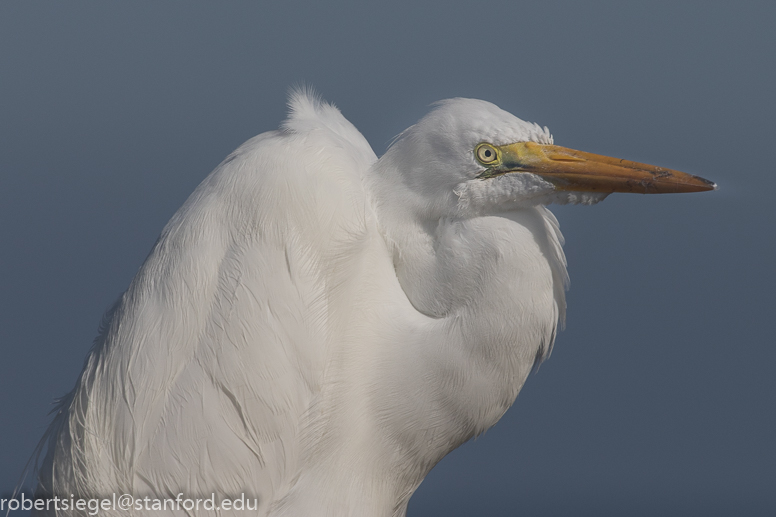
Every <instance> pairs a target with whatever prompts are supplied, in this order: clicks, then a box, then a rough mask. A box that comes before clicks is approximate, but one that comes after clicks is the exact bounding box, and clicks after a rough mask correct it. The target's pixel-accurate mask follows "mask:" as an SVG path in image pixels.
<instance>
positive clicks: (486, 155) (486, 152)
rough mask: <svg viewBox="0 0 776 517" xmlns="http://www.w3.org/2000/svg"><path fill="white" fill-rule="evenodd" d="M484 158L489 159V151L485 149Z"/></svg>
mask: <svg viewBox="0 0 776 517" xmlns="http://www.w3.org/2000/svg"><path fill="white" fill-rule="evenodd" d="M485 158H490V151H489V150H488V149H485Z"/></svg>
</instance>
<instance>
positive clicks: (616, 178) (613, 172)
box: [483, 142, 717, 194]
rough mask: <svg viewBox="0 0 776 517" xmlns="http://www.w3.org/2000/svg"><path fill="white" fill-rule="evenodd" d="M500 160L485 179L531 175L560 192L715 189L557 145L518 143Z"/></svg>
mask: <svg viewBox="0 0 776 517" xmlns="http://www.w3.org/2000/svg"><path fill="white" fill-rule="evenodd" d="M496 149H498V155H499V159H498V160H496V162H497V163H496V164H494V165H493V166H491V167H489V168H488V170H486V172H485V173H484V174H483V177H492V176H498V175H501V174H509V173H520V172H530V173H533V174H536V175H537V176H541V177H542V179H544V180H546V181H548V182H550V183H552V184H553V185H555V188H556V189H558V190H574V191H584V192H606V193H610V192H634V193H639V194H666V193H677V192H703V191H706V190H715V189H716V188H717V185H716V184H715V183H713V182H711V181H709V180H706V179H703V178H701V177H698V176H693V175H691V174H686V173H684V172H679V171H675V170H672V169H666V168H664V167H655V166H654V165H647V164H644V163H638V162H631V161H628V160H620V159H618V158H610V157H608V156H601V155H597V154H592V153H586V152H583V151H575V150H573V149H567V148H565V147H560V146H557V145H543V144H537V143H535V142H519V143H515V144H509V145H504V146H500V147H497V148H496Z"/></svg>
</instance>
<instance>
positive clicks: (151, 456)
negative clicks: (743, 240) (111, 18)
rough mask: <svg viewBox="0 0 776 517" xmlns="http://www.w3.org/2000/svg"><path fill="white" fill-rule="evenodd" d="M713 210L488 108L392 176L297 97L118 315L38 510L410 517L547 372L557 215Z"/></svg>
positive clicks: (190, 217)
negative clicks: (167, 502) (567, 206)
mask: <svg viewBox="0 0 776 517" xmlns="http://www.w3.org/2000/svg"><path fill="white" fill-rule="evenodd" d="M713 188H715V185H714V184H713V183H711V182H709V181H706V180H704V179H702V178H698V177H695V176H691V175H688V174H684V173H681V172H678V171H673V170H669V169H663V168H659V167H653V166H650V165H644V164H638V163H634V162H628V161H624V160H617V159H613V158H607V157H602V156H597V155H593V154H589V153H584V152H579V151H573V150H570V149H566V148H563V147H558V146H555V145H553V141H552V137H551V136H550V133H549V130H548V129H547V128H544V129H542V128H540V127H539V126H537V125H535V124H530V123H527V122H524V121H522V120H520V119H518V118H517V117H515V116H513V115H511V114H509V113H507V112H505V111H502V110H501V109H499V108H497V107H496V106H494V105H493V104H490V103H488V102H484V101H480V100H471V99H452V100H447V101H442V102H440V103H438V104H437V105H436V106H435V108H434V109H433V110H432V111H431V112H430V113H429V114H428V115H427V116H425V117H424V118H423V119H421V120H420V121H419V122H418V123H417V124H416V125H414V126H412V127H410V128H409V129H407V130H406V131H404V132H403V133H401V134H400V135H399V137H398V138H397V139H396V141H395V142H394V143H393V144H392V145H391V147H390V148H389V150H388V151H387V152H386V153H385V155H384V156H383V157H382V158H380V159H379V160H378V159H377V157H376V156H375V154H374V152H373V151H372V149H371V148H370V146H369V144H368V143H367V141H366V140H365V139H364V137H363V136H362V135H361V134H360V133H359V132H358V131H357V130H356V128H355V127H353V125H351V124H350V122H348V121H347V120H346V119H345V118H344V117H343V116H342V115H341V114H340V112H339V111H338V110H337V109H336V108H335V107H334V106H332V105H330V104H326V103H324V102H322V101H320V100H318V99H317V98H315V97H314V96H313V95H311V94H310V93H308V92H305V91H296V92H294V93H292V95H291V99H290V115H289V117H288V119H287V120H286V121H285V122H284V123H283V125H282V127H281V128H280V129H279V130H278V131H271V132H268V133H264V134H261V135H259V136H257V137H255V138H253V139H251V140H249V141H248V142H246V143H245V144H243V145H242V146H241V147H239V148H238V149H237V150H236V151H234V152H233V153H232V154H231V155H229V156H228V157H227V158H226V159H225V160H224V161H223V162H222V163H221V164H220V165H219V166H218V167H217V168H216V169H215V170H214V171H213V173H212V174H210V175H209V176H208V177H207V178H206V179H205V180H204V181H203V182H202V184H201V185H200V186H199V187H198V188H197V189H196V190H195V191H194V193H193V194H192V195H191V197H190V198H189V199H188V201H186V203H185V204H184V205H183V207H182V208H181V209H180V210H179V211H178V212H177V213H176V214H175V215H174V216H173V218H172V220H171V221H170V222H169V223H168V224H167V226H165V228H164V230H163V231H162V234H161V236H160V238H159V240H158V241H157V243H156V245H155V246H154V248H153V250H152V251H151V253H150V255H149V256H148V258H147V259H146V261H145V263H144V264H143V266H142V267H141V268H140V271H139V272H138V274H137V276H136V277H135V278H134V280H133V281H132V283H131V284H130V286H129V288H128V290H127V291H126V292H125V293H124V295H123V296H122V297H121V298H120V300H119V301H118V302H117V303H116V304H115V306H114V307H113V309H112V310H111V311H109V313H108V315H107V316H106V318H105V320H104V324H103V326H102V328H101V331H100V334H99V337H98V338H97V340H96V342H95V345H94V348H93V349H92V351H91V352H90V353H89V356H88V358H87V361H86V364H85V366H84V370H83V372H82V373H81V376H80V378H79V379H78V382H77V384H76V387H75V389H74V391H73V392H71V393H70V394H69V395H68V396H67V397H66V398H65V399H64V400H63V401H62V403H61V406H60V407H59V409H58V412H57V414H56V417H55V420H54V422H53V424H52V426H51V429H50V431H49V433H50V434H49V439H48V451H47V454H46V456H45V458H44V460H43V462H42V465H41V468H40V473H39V478H40V481H39V493H40V494H59V495H69V494H76V495H87V496H89V495H105V494H112V493H116V494H122V493H127V494H134V495H136V496H141V497H142V496H151V497H159V498H169V497H173V498H174V497H175V496H176V495H177V494H179V493H183V494H185V496H186V497H195V496H197V497H201V496H209V495H210V494H211V493H216V494H217V496H219V497H221V496H235V495H236V496H239V495H240V494H241V493H244V494H246V496H249V497H256V498H258V504H259V509H258V513H257V514H258V515H261V516H301V517H313V516H338V517H342V516H358V517H365V516H391V515H393V516H401V515H404V514H405V512H406V507H407V502H408V500H409V498H410V496H411V495H412V493H413V492H414V491H415V489H416V488H417V487H418V485H419V484H420V482H421V481H422V480H423V478H424V477H425V476H426V474H427V473H428V472H429V470H430V469H431V468H432V467H433V466H434V465H435V464H436V463H437V462H438V461H439V460H440V459H442V457H443V456H445V455H446V454H447V453H448V452H450V451H452V450H453V449H455V448H456V447H458V446H459V445H460V444H462V443H463V442H465V441H466V440H468V439H470V438H471V437H473V436H475V435H477V434H479V433H482V432H483V431H485V430H486V429H488V428H489V427H490V426H492V425H493V424H495V423H496V421H497V420H498V419H499V418H500V417H501V416H502V415H503V414H504V412H505V411H506V410H507V408H509V406H510V405H511V404H512V403H513V402H514V400H515V397H516V396H517V394H518V392H519V391H520V388H521V387H522V385H523V383H524V382H525V380H526V377H527V376H528V374H529V373H530V371H531V369H532V368H533V367H534V366H535V365H536V364H537V363H538V362H540V361H542V360H543V359H544V358H546V357H547V356H548V354H549V353H550V350H551V348H552V345H553V341H554V339H555V334H556V328H557V327H558V325H559V322H562V320H563V317H564V312H565V301H564V292H565V287H566V283H567V278H568V277H567V273H566V260H565V257H564V254H563V250H562V248H561V244H562V236H561V233H560V231H559V229H558V224H557V221H556V219H555V217H554V216H553V215H552V214H551V213H550V212H549V210H547V209H546V208H545V206H544V205H546V204H549V203H553V202H554V203H582V204H591V203H596V202H598V201H600V200H602V199H603V198H604V197H606V196H607V195H608V194H609V193H612V192H640V193H662V192H695V191H703V190H711V189H713ZM49 513H53V512H48V513H47V512H45V511H44V512H42V514H49ZM110 513H111V512H110V511H101V514H103V515H105V514H110ZM117 513H118V514H126V512H117ZM137 513H139V514H143V513H144V512H142V511H141V512H137ZM151 513H152V514H153V515H173V514H175V515H182V514H183V513H184V512H183V511H168V512H150V513H149V514H151ZM193 513H197V512H193ZM200 513H207V512H200ZM235 513H236V514H239V513H241V512H235ZM64 514H66V515H70V514H71V513H70V512H64ZM72 514H78V512H73V513H72ZM221 514H222V515H224V514H229V512H228V511H227V512H223V511H222V512H221Z"/></svg>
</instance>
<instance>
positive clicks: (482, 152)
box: [475, 144, 498, 165]
mask: <svg viewBox="0 0 776 517" xmlns="http://www.w3.org/2000/svg"><path fill="white" fill-rule="evenodd" d="M475 154H476V155H477V159H478V160H479V161H480V163H484V164H486V165H490V164H492V163H494V162H495V161H496V160H498V151H496V148H495V147H493V146H492V145H490V144H480V145H478V146H477V149H476V150H475Z"/></svg>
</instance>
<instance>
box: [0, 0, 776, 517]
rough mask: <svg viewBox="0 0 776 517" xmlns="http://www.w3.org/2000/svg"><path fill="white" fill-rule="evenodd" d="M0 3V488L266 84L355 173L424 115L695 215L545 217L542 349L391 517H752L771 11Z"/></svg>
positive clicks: (763, 447)
mask: <svg viewBox="0 0 776 517" xmlns="http://www.w3.org/2000/svg"><path fill="white" fill-rule="evenodd" d="M127 4H129V3H119V2H99V3H98V2H92V3H85V2H74V1H71V2H56V3H54V2H51V3H42V2H21V1H18V2H3V3H2V4H0V265H1V267H0V358H1V359H0V415H1V418H2V423H0V426H2V427H0V444H2V445H1V446H0V466H1V468H0V491H1V492H8V491H10V490H11V489H12V487H13V486H14V485H15V483H16V481H17V479H18V476H19V474H20V473H21V471H22V470H23V467H24V464H25V462H26V461H27V459H28V457H29V456H30V454H31V453H32V451H33V449H34V447H35V445H36V443H37V441H38V439H39V437H40V436H41V435H42V433H43V431H44V429H45V427H46V425H47V422H48V421H49V417H47V412H48V411H49V409H50V408H51V405H50V404H51V401H52V400H53V399H54V398H55V397H57V396H60V395H62V394H64V393H65V392H67V391H69V390H70V389H71V388H72V386H73V384H74V382H75V380H76V377H77V375H78V373H79V372H80V370H81V366H82V362H83V359H84V357H85V355H86V353H87V351H88V349H89V346H90V343H91V341H92V339H93V337H94V336H95V334H96V329H97V325H98V323H99V320H100V316H101V315H102V313H103V311H104V310H105V309H106V308H107V307H108V306H109V305H110V304H111V303H112V302H113V300H115V299H116V297H117V296H118V295H119V294H120V293H121V292H122V291H123V290H124V289H125V288H126V286H127V285H128V283H129V281H130V279H131V278H132V276H133V275H134V273H135V271H136V270H137V268H138V267H139V266H140V264H141V263H142V261H143V259H144V258H145V255H146V254H147V252H148V251H149V250H150V248H151V245H152V244H153V242H154V240H155V239H156V237H157V235H158V233H159V231H160V230H161V228H162V226H163V225H164V224H165V222H166V221H167V220H168V219H169V217H170V216H171V215H172V214H173V212H174V211H175V210H176V209H177V207H178V206H180V204H181V203H182V202H183V201H184V200H185V199H186V197H187V196H188V195H189V193H190V192H191V191H192V190H193V189H194V187H195V186H196V185H197V184H198V183H199V182H200V181H201V180H202V179H203V178H204V177H205V176H206V175H207V174H208V173H209V172H210V170H211V169H212V168H213V167H214V166H215V165H217V164H218V163H219V161H220V160H221V159H222V158H223V157H225V156H226V154H227V153H229V152H230V151H231V150H232V149H234V148H235V147H237V146H238V145H239V144H240V143H242V142H243V141H244V140H246V139H248V138H249V137H251V136H253V135H255V134H257V133H260V132H262V131H266V130H269V129H273V128H275V127H277V125H278V123H279V122H280V121H281V120H282V119H283V117H284V112H285V106H284V104H285V95H286V92H287V90H288V88H289V86H290V85H292V84H294V83H297V82H300V81H305V82H307V83H309V84H311V85H314V86H315V87H316V88H317V89H318V90H319V91H320V92H321V93H322V94H323V96H324V97H325V98H326V99H328V100H330V101H333V102H334V103H336V104H337V105H338V106H339V107H340V109H341V110H342V111H343V113H344V114H345V116H346V117H348V118H349V119H350V120H351V121H353V123H354V124H355V125H356V126H357V127H358V128H360V129H361V131H362V132H363V133H364V135H365V136H366V137H367V139H368V140H369V141H370V142H371V143H372V145H373V146H374V148H375V151H376V152H377V153H378V155H379V154H382V152H383V151H384V150H385V148H386V146H387V143H388V142H389V141H390V139H391V138H392V137H393V136H394V135H395V134H396V133H398V132H399V131H401V130H402V129H404V128H405V127H407V126H408V125H410V124H412V123H414V122H415V121H416V120H417V119H418V118H420V117H421V116H422V115H423V114H424V113H425V112H426V111H427V109H428V105H429V104H430V103H431V102H433V101H435V100H438V99H442V98H447V97H453V96H467V97H477V98H482V99H486V100H489V101H492V102H494V103H496V104H498V105H499V106H501V107H502V108H504V109H506V110H508V111H511V112H513V113H515V114H516V115H517V116H519V117H521V118H523V119H526V120H530V121H535V122H538V123H540V124H542V125H545V124H546V125H548V126H549V127H550V129H551V130H552V132H553V134H554V135H555V141H556V143H558V144H560V145H565V146H568V147H572V148H576V149H582V150H586V151H591V152H596V153H601V154H607V155H611V156H617V157H622V158H628V159H631V160H637V161H644V162H647V163H653V164H656V165H662V166H667V167H672V168H676V169H679V170H685V171H687V172H692V173H696V174H700V175H702V176H705V177H707V178H710V179H712V180H714V181H717V182H718V183H719V184H720V186H721V188H720V190H719V191H718V192H712V193H704V194H694V195H667V196H639V195H624V194H620V195H613V196H611V197H610V198H609V199H607V200H606V201H605V202H604V203H602V204H600V205H597V206H594V207H555V208H553V210H554V211H555V213H556V214H557V215H558V217H559V219H560V222H561V227H562V229H563V231H564V234H565V235H566V238H567V242H566V248H565V249H566V253H567V255H568V259H569V271H570V274H571V278H572V288H571V291H570V292H569V295H568V301H569V312H568V325H567V329H566V330H565V331H564V332H562V333H561V334H560V336H559V338H558V341H557V344H556V348H555V351H554V354H553V357H552V358H551V360H550V361H549V362H547V363H545V364H544V365H543V366H542V367H541V369H540V370H539V371H538V373H536V374H534V375H532V377H531V378H529V380H528V383H527V384H526V387H525V389H524V390H523V392H522V393H521V394H520V396H519V397H518V400H517V403H516V404H515V407H514V408H513V409H511V410H510V411H509V412H508V413H507V415H506V416H505V417H504V418H503V419H502V421H501V422H500V423H499V424H498V425H496V426H495V427H494V428H493V429H491V430H490V431H488V432H487V433H486V434H485V435H483V436H482V437H480V438H478V439H477V440H475V441H473V442H470V443H468V444H466V445H465V446H463V447H461V448H460V449H458V450H457V451H455V452H454V453H452V454H451V455H449V456H448V457H447V458H446V459H445V460H444V461H442V462H441V463H440V464H439V466H437V467H436V468H435V469H434V470H433V472H432V473H431V474H430V476H429V477H428V478H427V479H426V481H425V482H424V483H423V485H422V486H421V487H420V489H419V490H418V492H417V494H416V495H415V496H414V497H413V499H412V501H411V503H410V509H409V515H410V516H414V517H420V516H470V515H500V516H513V515H517V514H518V513H520V515H535V516H551V515H591V516H592V515H595V516H607V515H618V516H620V515H644V516H651V515H676V516H680V515H681V516H686V515H704V516H711V515H720V516H722V515H774V514H776V411H774V409H775V408H774V402H775V401H776V398H775V396H776V387H775V385H774V380H773V373H772V371H773V368H774V363H776V349H775V347H774V337H773V335H774V332H773V328H772V322H773V320H774V314H773V312H774V311H773V308H774V301H773V293H774V287H775V285H774V284H775V283H776V275H774V264H776V239H775V238H774V223H776V210H774V208H773V196H774V188H776V181H775V180H774V172H775V171H774V165H773V164H774V161H775V158H776V149H775V148H774V131H773V120H774V115H776V112H775V111H776V110H775V109H774V108H775V107H776V102H774V91H775V90H776V87H775V84H774V83H775V82H776V81H775V79H776V66H775V65H774V63H775V62H776V59H774V54H775V51H776V28H775V27H776V8H775V7H774V6H775V5H776V3H774V2H730V3H719V2H673V1H672V2H662V1H650V2H639V3H635V2H633V3H631V4H625V3H624V2H592V3H590V2H588V3H583V2H514V1H513V2H476V3H475V2H469V3H465V2H440V1H438V2H425V3H423V5H420V6H419V5H415V2H382V3H369V4H368V3H366V2H352V3H345V2H342V3H331V2H330V3H326V2H305V3H301V2H266V3H265V2H253V3H248V2H132V3H131V5H127Z"/></svg>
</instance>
